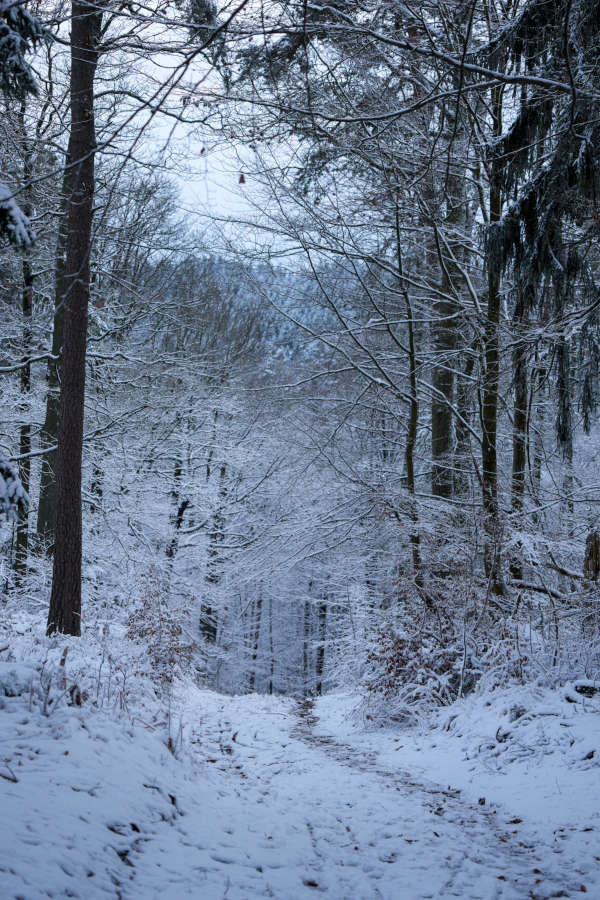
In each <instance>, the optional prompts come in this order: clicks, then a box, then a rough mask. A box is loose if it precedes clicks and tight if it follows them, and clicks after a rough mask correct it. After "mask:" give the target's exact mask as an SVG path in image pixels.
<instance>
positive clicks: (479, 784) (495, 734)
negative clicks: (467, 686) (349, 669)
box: [316, 685, 600, 897]
mask: <svg viewBox="0 0 600 900" xmlns="http://www.w3.org/2000/svg"><path fill="white" fill-rule="evenodd" d="M585 687H586V686H585V685H583V690H584V691H585ZM598 687H600V686H598ZM581 689H582V686H581V685H567V686H564V687H562V688H557V689H554V690H550V689H548V688H543V687H536V686H524V687H511V688H510V689H504V690H500V689H499V690H496V691H493V692H491V693H487V694H483V695H481V696H474V697H472V698H467V699H466V700H464V701H460V702H458V703H455V704H454V705H453V706H452V707H450V708H449V709H447V710H442V711H440V714H439V715H438V717H437V723H436V724H437V727H436V728H434V729H432V728H431V723H429V725H428V727H425V726H422V727H414V728H405V729H399V728H389V729H386V728H383V729H372V728H370V727H369V723H368V721H366V722H365V721H364V715H363V716H361V715H360V714H359V713H357V698H356V696H355V695H352V694H337V695H330V696H327V697H323V698H320V699H319V701H318V704H317V710H318V713H319V715H320V717H321V721H320V722H319V723H318V725H317V727H316V731H317V733H322V734H329V735H333V736H334V737H335V739H336V740H337V741H341V742H346V743H351V744H352V745H353V746H356V747H359V748H368V749H369V750H370V751H371V752H375V753H376V758H377V762H378V765H379V766H381V767H382V768H388V769H390V770H391V769H396V770H403V771H408V772H410V773H411V774H412V777H414V778H416V779H431V780H434V781H436V782H438V783H441V784H446V785H450V786H451V787H452V788H454V789H457V790H460V792H461V795H462V796H463V798H464V799H466V800H467V801H468V802H470V803H473V804H475V803H477V804H480V803H481V804H483V806H484V808H485V809H487V810H490V811H491V813H492V815H494V816H496V818H497V820H498V822H499V823H503V825H504V827H505V828H506V830H507V831H508V832H510V834H511V836H512V839H513V840H517V841H523V842H525V843H528V844H531V845H534V846H536V847H537V848H538V851H539V854H540V855H541V856H543V857H545V859H544V863H545V865H544V871H547V872H551V871H571V873H572V874H573V879H572V881H571V889H573V887H577V885H576V884H575V882H577V881H579V882H580V885H579V889H580V892H583V891H581V886H584V887H585V888H586V892H588V893H591V895H592V896H594V897H600V803H599V796H600V795H599V792H598V778H599V775H600V694H597V695H596V696H595V697H592V698H589V697H586V694H585V693H580V692H579V691H580V690H581ZM524 896H526V895H524Z"/></svg>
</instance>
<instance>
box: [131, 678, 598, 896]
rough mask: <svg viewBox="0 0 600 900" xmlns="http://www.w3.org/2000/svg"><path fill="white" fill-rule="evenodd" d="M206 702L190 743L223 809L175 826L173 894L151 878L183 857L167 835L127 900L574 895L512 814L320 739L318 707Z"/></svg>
mask: <svg viewBox="0 0 600 900" xmlns="http://www.w3.org/2000/svg"><path fill="white" fill-rule="evenodd" d="M212 697H213V698H214V706H212V708H208V707H207V706H206V705H204V706H203V709H202V712H201V713H200V714H199V715H200V721H198V723H197V726H196V727H195V729H194V735H193V737H192V740H194V741H196V742H197V743H196V744H195V746H196V747H197V749H198V756H199V759H204V760H206V762H203V763H202V765H203V766H208V767H209V769H212V771H211V772H209V773H208V776H207V777H208V780H209V781H212V780H213V779H214V778H215V776H217V777H218V778H219V780H220V782H221V789H220V792H218V794H219V793H220V799H217V802H216V804H215V805H214V807H213V808H211V809H206V808H205V809H203V810H198V809H196V810H193V811H192V810H189V812H188V813H187V814H186V815H184V816H182V817H181V818H180V820H179V823H178V825H177V826H176V828H177V830H178V831H179V832H180V835H181V838H180V842H181V849H182V851H183V852H184V854H185V857H187V865H186V867H185V868H184V867H180V869H179V887H178V888H174V886H173V885H172V883H171V882H170V880H169V879H167V880H166V881H164V882H163V884H160V881H161V876H160V873H158V872H157V871H154V872H153V873H151V870H152V869H153V868H154V863H155V861H156V860H157V859H158V860H160V859H161V858H162V859H165V858H166V859H168V857H169V856H170V857H171V859H174V858H176V857H177V855H178V853H177V851H176V850H175V848H174V847H173V846H172V836H170V835H168V834H165V835H164V837H165V838H167V839H168V847H162V846H160V844H161V841H160V840H159V841H158V843H157V842H156V840H153V841H150V842H149V843H148V844H147V845H145V847H144V850H143V852H142V854H141V856H140V858H139V859H137V860H136V859H133V863H134V865H135V866H136V868H137V869H138V874H137V875H136V876H134V877H133V884H132V887H133V888H134V889H133V890H132V891H131V892H128V891H125V893H124V896H125V897H129V896H131V897H134V896H140V894H139V888H140V887H141V885H142V884H146V885H147V888H144V890H143V892H142V895H143V896H156V897H159V896H160V897H161V898H164V897H166V896H168V897H173V898H175V897H179V896H188V890H189V896H199V895H198V893H194V888H195V890H196V891H197V890H198V889H199V888H200V887H201V886H202V884H203V879H206V880H205V882H204V884H205V886H204V888H203V892H202V897H203V898H206V900H213V898H214V900H217V898H221V897H223V898H227V900H249V898H253V897H263V896H264V897H275V898H279V900H296V898H298V900H300V898H308V897H311V896H317V895H319V894H323V895H324V896H327V897H331V898H336V900H419V898H445V897H460V898H463V900H471V898H473V900H475V898H478V900H493V898H498V900H500V898H502V900H508V898H515V900H524V898H549V897H567V896H572V895H575V894H576V893H578V892H579V890H580V886H581V882H582V879H581V877H580V876H579V875H578V873H576V872H573V871H570V872H561V870H560V865H559V864H560V859H559V858H557V857H556V854H554V853H553V850H552V849H551V848H549V847H544V846H539V845H538V844H537V842H536V845H535V846H533V845H532V844H528V843H527V842H526V841H524V840H521V839H520V838H519V836H518V834H515V831H516V829H515V828H514V827H511V825H510V822H509V817H507V816H506V815H504V816H502V815H499V814H498V813H497V812H494V811H488V810H487V809H486V808H484V807H480V806H477V805H476V806H473V805H471V804H469V803H468V802H466V801H464V800H463V799H461V795H460V792H459V791H454V790H452V789H446V788H445V787H443V786H439V785H436V784H435V783H433V782H432V783H430V784H427V783H423V782H417V781H415V780H414V778H413V777H411V775H410V774H409V773H406V772H403V771H401V769H398V770H396V771H394V772H390V771H386V770H385V769H382V768H380V767H379V766H378V763H377V752H376V750H375V749H373V751H372V752H369V751H366V750H364V749H357V748H352V747H350V746H348V745H345V744H343V743H340V742H338V741H336V740H334V739H333V738H330V737H326V736H323V735H320V734H315V731H314V726H315V725H316V724H317V721H318V720H317V717H316V715H315V714H314V710H313V704H312V702H311V701H305V702H301V703H297V704H295V703H293V702H292V701H286V700H282V699H278V698H267V697H263V698H260V697H253V698H248V697H246V698H243V697H242V698H222V700H221V701H220V702H219V701H218V700H217V699H216V695H212ZM374 746H375V744H374ZM432 774H433V775H434V774H435V773H432ZM222 776H224V777H222ZM183 805H184V807H188V808H189V801H188V802H186V803H184V804H183ZM207 816H208V818H209V820H210V823H209V828H208V835H207V827H206V821H205V820H206V817H207ZM197 817H199V818H201V819H204V821H203V822H202V825H201V826H198V825H196V824H195V820H196V819H197ZM198 827H199V829H200V833H199V832H198ZM183 848H185V849H183ZM186 871H187V879H188V880H187V883H186V876H185V874H184V873H185V872H186ZM132 874H133V873H132ZM164 874H166V872H165V873H164ZM136 884H137V889H138V893H137V895H136V889H135V885H136ZM146 890H154V891H155V894H146Z"/></svg>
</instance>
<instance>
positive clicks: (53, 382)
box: [36, 140, 73, 552]
mask: <svg viewBox="0 0 600 900" xmlns="http://www.w3.org/2000/svg"><path fill="white" fill-rule="evenodd" d="M71 160H72V154H71V141H70V140H69V147H68V149H67V156H66V160H65V171H64V175H63V183H62V196H61V208H60V222H59V226H58V237H57V240H56V256H55V264H54V322H53V328H52V359H49V360H48V371H47V374H46V380H47V385H48V391H47V394H46V415H45V417H44V424H43V426H42V431H41V441H42V447H44V448H46V452H45V453H44V455H43V456H42V469H41V476H40V497H39V503H38V514H37V528H36V530H37V537H38V541H39V543H40V545H41V546H45V547H46V549H47V550H48V551H49V552H52V551H53V550H54V526H55V524H56V453H57V451H56V443H57V441H58V411H59V404H60V377H59V360H60V355H61V353H62V342H63V331H64V319H65V310H64V300H65V293H66V271H67V259H66V251H67V235H68V227H69V220H68V211H69V198H70V195H71V190H72V186H73V169H72V167H71V165H70V163H71ZM52 448H54V449H52Z"/></svg>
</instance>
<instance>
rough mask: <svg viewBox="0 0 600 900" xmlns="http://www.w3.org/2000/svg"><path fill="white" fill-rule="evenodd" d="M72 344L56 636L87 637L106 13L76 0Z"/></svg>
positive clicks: (66, 361)
mask: <svg viewBox="0 0 600 900" xmlns="http://www.w3.org/2000/svg"><path fill="white" fill-rule="evenodd" d="M71 10H72V19H71V137H70V159H69V164H70V165H71V166H72V176H73V181H72V185H71V192H70V196H69V201H68V231H67V247H66V277H65V289H66V290H65V298H64V304H65V319H64V342H63V353H62V359H61V366H60V375H61V392H60V413H59V424H58V451H57V458H56V496H57V508H56V532H55V549H54V568H53V573H52V594H51V597H50V610H49V612H48V634H51V633H52V632H55V631H59V632H62V633H64V634H73V635H78V634H80V633H81V559H82V522H81V519H82V515H81V461H82V449H83V416H84V399H85V356H86V342H87V322H88V301H89V293H90V249H91V240H92V216H93V201H94V153H95V149H96V136H95V129H94V75H95V71H96V65H97V62H98V39H99V34H100V24H101V19H102V13H101V12H100V11H98V8H97V7H93V6H91V5H88V4H87V3H84V2H81V0H73V3H72V8H71Z"/></svg>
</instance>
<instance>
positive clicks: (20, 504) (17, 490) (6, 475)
mask: <svg viewBox="0 0 600 900" xmlns="http://www.w3.org/2000/svg"><path fill="white" fill-rule="evenodd" d="M28 504H29V497H28V496H27V494H26V492H25V490H24V489H23V485H22V484H21V481H20V479H19V476H18V475H17V473H16V471H15V470H14V469H13V467H12V466H11V465H10V463H9V462H7V461H6V460H5V459H4V458H3V457H2V456H0V516H1V515H3V514H6V515H7V516H8V517H9V518H16V517H17V514H18V513H20V512H23V511H24V510H25V509H26V508H27V506H28Z"/></svg>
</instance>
